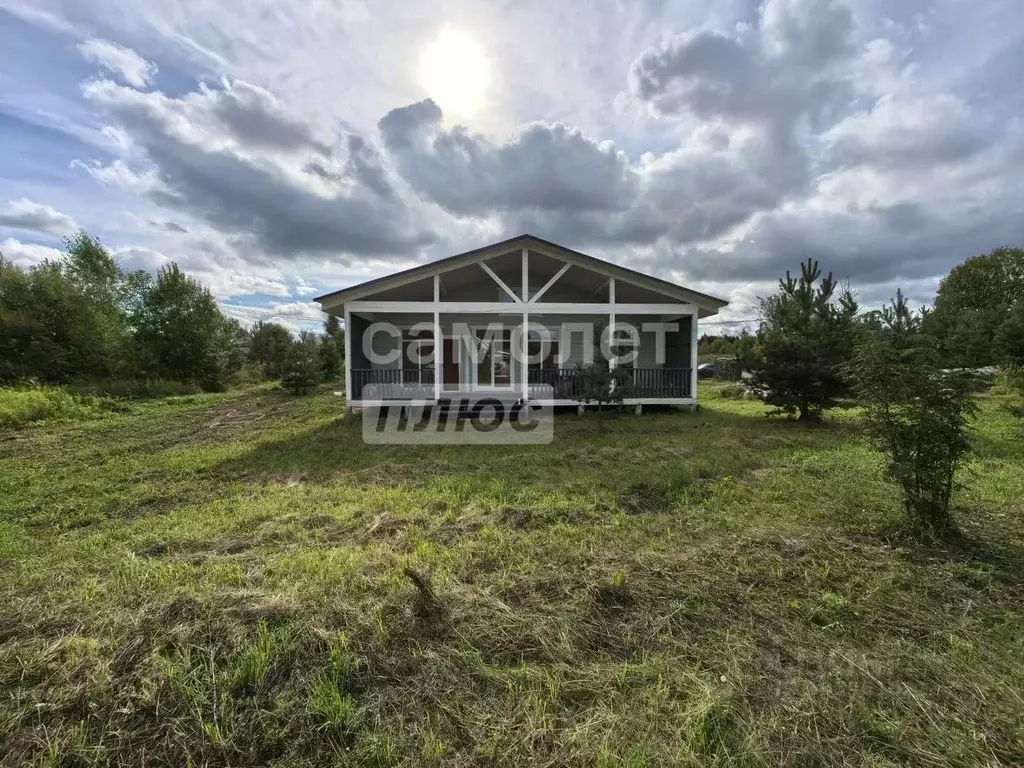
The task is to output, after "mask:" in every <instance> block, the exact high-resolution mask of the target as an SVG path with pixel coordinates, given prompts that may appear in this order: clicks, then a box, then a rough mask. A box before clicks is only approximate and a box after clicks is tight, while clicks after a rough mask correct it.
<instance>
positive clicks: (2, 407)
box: [0, 387, 112, 428]
mask: <svg viewBox="0 0 1024 768" xmlns="http://www.w3.org/2000/svg"><path fill="white" fill-rule="evenodd" d="M108 410H112V405H111V404H109V403H105V402H104V401H102V400H99V399H97V398H92V397H82V396H81V395H78V394H76V393H74V392H69V391H67V390H65V389H62V388H60V387H26V388H17V389H6V388H5V389H0V428H12V427H21V426H25V425H27V424H33V423H36V422H41V421H61V422H63V421H80V420H84V419H91V418H97V417H99V416H101V415H102V414H103V412H104V411H108Z"/></svg>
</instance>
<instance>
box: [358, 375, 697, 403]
mask: <svg viewBox="0 0 1024 768" xmlns="http://www.w3.org/2000/svg"><path fill="white" fill-rule="evenodd" d="M691 374H692V369H691V368H631V369H629V374H628V375H629V379H630V382H631V385H632V391H631V392H630V395H629V396H630V397H636V398H658V399H671V398H684V397H692V396H693V395H692V392H691V383H692V381H693V379H692V377H691ZM351 375H352V398H353V399H354V400H361V399H363V389H364V387H366V386H368V385H380V389H381V390H383V391H386V392H388V393H389V394H387V395H384V397H387V398H392V399H401V398H420V397H427V398H430V397H433V389H432V387H433V385H434V375H435V372H434V370H433V369H431V368H407V369H399V368H353V369H352V373H351ZM526 380H527V383H528V384H529V390H530V397H537V398H552V399H555V400H579V398H580V395H581V394H582V392H583V373H582V371H581V370H580V369H579V368H548V369H542V370H532V371H528V372H527V379H526ZM375 390H377V388H375ZM377 391H379V390H377ZM375 396H376V395H375Z"/></svg>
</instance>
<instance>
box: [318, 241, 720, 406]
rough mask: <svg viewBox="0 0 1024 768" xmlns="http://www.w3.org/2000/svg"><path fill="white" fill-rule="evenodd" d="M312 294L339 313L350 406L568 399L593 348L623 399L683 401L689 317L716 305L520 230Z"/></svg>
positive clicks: (686, 399)
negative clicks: (617, 370) (620, 371)
mask: <svg viewBox="0 0 1024 768" xmlns="http://www.w3.org/2000/svg"><path fill="white" fill-rule="evenodd" d="M316 301H317V302H319V304H320V306H321V308H322V309H323V311H324V312H326V313H328V314H331V315H336V316H338V317H343V318H344V323H345V329H346V333H345V395H346V404H347V407H348V408H349V409H351V408H352V407H353V406H354V407H367V406H375V405H391V404H396V403H401V404H407V403H408V404H435V403H443V402H445V400H449V401H451V400H454V399H455V398H456V397H459V396H462V395H469V394H475V395H477V396H479V395H480V394H481V393H486V394H487V395H488V396H489V397H492V396H493V397H503V398H506V399H514V400H517V401H529V402H531V403H537V404H542V405H577V406H578V405H579V395H580V385H581V370H580V365H581V364H587V363H590V362H592V361H593V360H594V358H595V355H599V354H602V349H603V350H604V351H603V354H604V355H605V357H606V358H609V362H608V364H609V365H611V366H615V367H626V368H628V369H629V374H627V375H628V376H629V377H630V379H631V381H632V387H631V388H630V395H631V396H630V397H629V398H628V399H626V400H624V403H625V404H629V405H636V406H637V409H638V410H639V409H640V407H642V405H644V404H675V405H693V404H695V403H696V393H697V388H696V385H697V321H698V318H702V317H708V316H710V315H714V314H716V313H717V312H718V310H719V309H721V308H722V307H724V306H725V305H726V303H727V302H725V301H723V300H722V299H717V298H715V297H713V296H708V295H706V294H703V293H699V292H697V291H694V290H691V289H689V288H684V287H682V286H679V285H675V284H673V283H670V282H667V281H665V280H661V279H658V278H655V277H651V276H650V275H645V274H643V273H642V272H637V271H634V270H631V269H626V268H625V267H621V266H618V265H616V264H611V263H609V262H606V261H603V260H601V259H597V258H594V257H593V256H587V255H586V254H583V253H579V252H578V251H574V250H571V249H569V248H566V247H564V246H561V245H557V244H555V243H551V242H548V241H546V240H542V239H540V238H538V237H534V236H532V235H521V236H519V237H515V238H512V239H510V240H505V241H502V242H500V243H494V244H493V245H488V246H485V247H483V248H477V249H475V250H472V251H467V252H466V253H460V254H458V255H456V256H451V257H449V258H445V259H441V260H440V261H435V262H433V263H430V264H425V265H423V266H420V267H415V268H413V269H408V270H405V271H404V272H399V273H397V274H394V275H390V276H387V277H382V278H379V279H376V280H370V281H368V282H365V283H362V284H360V285H355V286H352V287H351V288H346V289H344V290H340V291H335V292H334V293H328V294H325V295H323V296H319V297H317V299H316ZM599 331H600V332H603V338H604V341H605V344H604V347H603V348H602V346H601V338H599V337H598V336H596V335H595V334H597V333H598V332H599ZM609 339H614V340H615V349H614V350H611V345H610V343H609ZM611 351H615V352H617V353H618V354H617V356H615V357H610V356H609V355H610V352H611Z"/></svg>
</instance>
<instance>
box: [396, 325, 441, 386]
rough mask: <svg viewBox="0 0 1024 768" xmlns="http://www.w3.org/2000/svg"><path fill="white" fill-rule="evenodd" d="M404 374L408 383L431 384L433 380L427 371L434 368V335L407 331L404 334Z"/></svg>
mask: <svg viewBox="0 0 1024 768" xmlns="http://www.w3.org/2000/svg"><path fill="white" fill-rule="evenodd" d="M401 364H402V370H403V371H404V373H403V375H402V379H403V381H405V382H406V383H416V384H429V383H430V382H432V381H433V379H432V378H431V377H430V375H429V374H427V373H425V372H426V371H433V370H434V335H433V334H432V333H427V332H424V333H420V334H418V335H415V334H410V333H409V332H405V333H404V334H403V335H402V359H401Z"/></svg>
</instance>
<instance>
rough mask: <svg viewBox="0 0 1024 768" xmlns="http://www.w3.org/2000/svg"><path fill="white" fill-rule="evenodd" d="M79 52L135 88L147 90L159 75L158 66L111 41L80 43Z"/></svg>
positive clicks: (91, 39)
mask: <svg viewBox="0 0 1024 768" xmlns="http://www.w3.org/2000/svg"><path fill="white" fill-rule="evenodd" d="M78 50H79V52H80V53H81V54H82V55H83V56H84V57H85V58H86V59H88V60H89V61H91V62H93V63H95V64H98V65H99V66H100V67H102V68H103V69H105V70H106V71H108V72H110V73H112V74H114V75H116V76H117V77H119V78H120V79H121V80H123V81H124V82H125V83H127V84H128V85H131V86H133V87H135V88H145V87H146V86H147V85H149V84H150V82H151V81H152V80H153V77H154V76H155V75H156V73H157V67H156V64H154V63H153V62H151V61H147V60H146V59H144V58H142V57H141V56H139V54H137V53H136V52H135V51H133V50H132V49H131V48H125V47H124V46H123V45H118V44H117V43H112V42H110V41H109V40H100V39H98V38H95V37H94V38H90V39H89V40H86V41H84V42H82V43H79V44H78Z"/></svg>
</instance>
